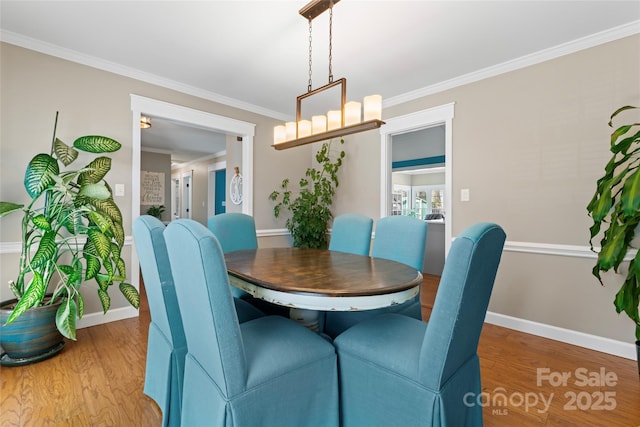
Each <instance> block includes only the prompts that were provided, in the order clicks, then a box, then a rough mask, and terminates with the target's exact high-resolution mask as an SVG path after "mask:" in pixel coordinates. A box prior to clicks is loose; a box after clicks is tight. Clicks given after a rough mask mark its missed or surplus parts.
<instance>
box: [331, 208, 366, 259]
mask: <svg viewBox="0 0 640 427" xmlns="http://www.w3.org/2000/svg"><path fill="white" fill-rule="evenodd" d="M372 228H373V219H371V218H369V217H368V216H366V215H361V214H354V213H347V214H342V215H338V216H337V217H335V218H334V220H333V225H332V226H331V239H330V240H329V250H330V251H337V252H347V253H350V254H356V255H366V256H368V255H369V250H370V248H371V230H372Z"/></svg>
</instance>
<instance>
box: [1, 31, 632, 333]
mask: <svg viewBox="0 0 640 427" xmlns="http://www.w3.org/2000/svg"><path fill="white" fill-rule="evenodd" d="M1 59H2V75H1V78H2V80H1V82H2V87H1V89H2V112H1V114H2V131H1V136H2V147H1V154H2V155H1V157H0V166H1V168H2V184H1V190H0V191H1V199H2V200H20V198H21V197H23V196H22V194H23V192H22V190H21V180H22V170H19V171H17V172H9V171H13V170H14V165H24V164H26V162H27V161H28V160H29V158H30V157H31V156H32V155H33V153H34V152H36V151H39V150H46V149H47V146H48V141H49V139H50V134H51V125H52V123H53V115H54V112H55V111H56V110H60V111H61V124H60V126H59V132H58V133H59V135H60V136H61V137H65V136H66V135H71V136H76V135H79V134H85V133H88V132H95V133H103V134H106V135H109V136H112V137H114V138H116V139H118V140H120V142H122V143H123V145H124V149H123V150H122V151H121V152H120V153H117V154H116V156H115V157H116V162H115V163H116V164H115V165H114V168H115V169H116V171H115V173H114V174H113V175H112V176H116V177H118V181H119V180H120V179H121V180H122V182H124V183H125V184H127V188H128V187H129V183H130V181H131V152H130V151H131V135H130V134H131V114H130V111H129V94H130V93H135V94H139V95H142V96H147V97H150V98H155V99H160V100H163V101H167V102H171V103H176V104H180V105H186V106H189V107H191V108H195V109H200V110H204V111H207V112H211V113H214V114H220V115H224V116H228V117H233V118H237V119H240V120H244V121H248V122H252V123H256V137H255V153H254V163H255V165H254V170H253V171H242V174H243V176H244V177H245V179H251V178H253V180H254V190H255V194H254V200H253V201H254V214H255V217H256V225H257V227H258V229H259V230H261V229H277V228H283V226H284V220H283V219H281V220H278V221H276V220H274V219H273V215H272V204H271V202H269V201H268V200H267V196H268V194H269V193H270V192H271V191H272V190H274V189H277V188H278V186H279V184H280V181H281V180H282V179H283V178H285V177H289V178H291V179H292V181H294V180H297V178H299V177H300V176H302V174H303V173H304V171H305V169H306V168H307V167H308V166H309V164H310V162H311V148H310V147H298V148H294V149H291V150H283V151H274V150H273V149H272V148H271V147H270V146H269V145H270V143H271V142H270V139H271V130H272V127H273V125H275V124H277V121H276V120H273V119H269V118H265V117H262V116H259V115H256V114H252V113H248V112H244V111H240V110H237V109H234V108H230V107H225V106H222V105H218V104H215V103H212V102H209V101H206V100H203V99H198V98H195V97H192V96H187V95H183V94H180V93H177V92H174V91H171V90H167V89H163V88H159V87H155V86H152V85H148V84H145V83H142V82H139V81H136V80H132V79H129V78H125V77H120V76H116V75H113V74H109V73H106V72H102V71H98V70H94V69H91V68H88V67H84V66H80V65H75V64H72V63H69V62H66V61H62V60H58V59H55V58H51V57H47V56H45V55H40V54H38V53H34V52H31V51H28V50H24V49H20V48H17V47H13V46H10V45H6V44H4V45H2V58H1ZM639 75H640V36H638V35H636V36H633V37H628V38H625V39H621V40H618V41H615V42H611V43H607V44H604V45H601V46H597V47H594V48H590V49H587V50H584V51H580V52H577V53H574V54H570V55H567V56H564V57H561V58H558V59H554V60H550V61H547V62H544V63H540V64H537V65H533V66H530V67H527V68H524V69H521V70H517V71H512V72H509V73H505V74H502V75H499V76H496V77H493V78H489V79H486V80H483V81H479V82H476V83H472V84H467V85H464V86H460V87H457V88H454V89H451V90H447V91H444V92H440V93H437V94H434V95H430V96H426V97H424V98H421V99H418V100H414V101H411V102H407V103H405V104H402V105H397V106H394V107H390V108H387V109H385V111H384V112H383V118H392V117H397V116H401V115H404V114H408V113H411V112H415V111H419V110H423V109H427V108H430V107H434V106H438V105H443V104H447V103H450V102H455V118H454V120H453V158H451V159H448V160H447V161H449V162H451V165H452V170H453V188H452V193H453V195H454V200H453V201H452V212H451V214H452V216H451V220H452V222H451V223H452V226H453V235H454V236H455V235H456V234H458V233H460V232H461V231H462V230H463V229H464V228H465V227H467V226H468V225H471V224H472V223H474V222H477V221H494V222H497V223H499V224H501V225H502V226H503V227H504V228H505V230H506V232H507V235H508V237H507V238H508V242H507V243H508V245H507V246H508V248H507V250H506V251H505V254H504V256H503V262H502V264H501V266H500V271H499V273H498V278H497V281H496V286H495V291H494V293H493V296H492V300H491V306H490V310H491V311H493V312H495V313H499V314H505V315H508V316H514V317H517V318H522V319H525V320H530V321H534V322H541V323H545V324H548V325H552V326H558V327H562V328H568V329H571V330H576V331H581V332H585V333H588V334H593V335H598V336H602V337H608V338H612V339H616V340H622V341H625V342H631V341H632V340H633V325H632V324H631V322H630V321H628V320H627V319H626V318H624V317H622V316H618V315H617V314H615V312H614V310H613V305H612V302H611V301H612V299H613V295H614V294H615V290H616V287H617V285H618V283H619V281H620V277H619V276H617V277H616V276H614V275H611V276H609V277H607V280H608V283H609V285H608V286H607V287H604V288H602V287H600V286H599V284H598V283H597V281H595V279H593V278H592V277H591V275H590V270H591V266H592V263H593V260H592V259H590V258H580V257H572V256H558V255H554V254H552V253H551V252H552V251H549V250H548V248H550V247H553V246H554V245H574V246H579V247H581V248H587V247H588V227H589V218H588V217H587V215H586V209H585V206H586V204H587V203H588V200H589V199H590V197H591V195H592V192H593V190H594V183H595V180H596V178H597V177H598V176H599V175H600V174H601V172H602V170H603V167H604V164H605V162H606V159H607V157H608V134H609V129H608V127H607V126H606V123H607V121H608V116H609V115H610V114H611V112H612V111H614V110H615V109H616V108H617V107H619V106H622V105H625V104H636V105H639V104H640V81H639V79H638V76H639ZM292 102H293V100H292ZM346 139H347V142H346V144H345V145H344V149H345V151H346V152H347V156H346V158H345V161H344V166H343V168H342V170H341V171H340V174H339V176H340V187H339V188H338V191H337V200H336V203H335V209H334V214H340V213H344V212H359V213H363V214H365V215H369V216H371V217H373V218H375V219H377V218H378V217H379V211H380V207H379V204H380V200H379V199H380V194H379V188H380V137H379V133H378V132H377V131H368V132H365V133H361V134H354V135H350V136H348V137H346ZM462 188H468V189H470V201H469V202H460V201H459V199H458V198H457V197H456V195H458V194H460V189H462ZM127 195H128V193H127ZM118 202H119V203H120V204H121V205H122V206H123V212H124V214H125V218H126V220H125V222H126V223H125V230H126V232H127V234H130V230H131V229H130V212H131V201H130V200H129V199H128V198H127V197H125V198H122V200H118ZM0 226H1V228H0V230H1V232H2V241H3V242H13V241H17V240H18V238H19V236H18V233H17V232H16V230H15V228H16V222H11V221H5V219H4V218H3V221H2V224H1V225H0ZM272 241H277V242H278V244H284V243H285V242H286V239H284V238H282V237H274V238H269V239H267V238H265V239H261V245H265V246H267V245H270V244H271V242H272ZM514 242H515V243H518V242H520V243H522V242H524V243H526V244H527V245H529V246H531V245H540V246H541V247H543V249H544V248H546V249H545V250H544V251H542V252H543V253H542V254H535V253H531V252H532V251H525V252H517V251H515V250H513V249H512V248H513V245H511V246H509V244H512V243H514ZM510 248H511V249H510ZM2 267H3V269H2V273H1V274H2V277H0V280H1V282H2V283H3V284H4V283H6V281H7V280H8V279H9V278H11V276H12V268H11V265H10V264H6V263H5V256H4V255H3V256H2ZM5 267H6V268H5ZM0 296H1V297H2V298H6V297H7V290H6V288H5V287H4V285H2V287H0Z"/></svg>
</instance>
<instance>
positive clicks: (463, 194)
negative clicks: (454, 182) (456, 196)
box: [460, 188, 469, 202]
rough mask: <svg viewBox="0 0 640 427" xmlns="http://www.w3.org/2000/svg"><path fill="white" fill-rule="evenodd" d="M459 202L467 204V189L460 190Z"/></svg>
mask: <svg viewBox="0 0 640 427" xmlns="http://www.w3.org/2000/svg"><path fill="white" fill-rule="evenodd" d="M460 201H461V202H468V201H469V189H468V188H463V189H462V190H460Z"/></svg>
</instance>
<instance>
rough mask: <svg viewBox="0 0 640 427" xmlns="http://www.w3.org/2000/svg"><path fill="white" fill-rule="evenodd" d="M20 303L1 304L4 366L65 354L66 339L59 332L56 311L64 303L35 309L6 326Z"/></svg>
mask: <svg viewBox="0 0 640 427" xmlns="http://www.w3.org/2000/svg"><path fill="white" fill-rule="evenodd" d="M16 302H17V300H16V299H13V300H9V301H4V302H2V303H0V346H2V355H1V357H0V363H1V364H3V365H22V364H28V363H34V362H37V361H40V360H44V359H46V358H48V357H51V356H53V355H54V354H56V353H58V352H59V351H60V350H62V347H64V339H63V337H62V335H61V334H60V332H59V331H58V329H57V328H56V311H57V310H58V307H59V306H60V303H57V304H53V305H44V306H40V307H36V308H31V309H29V310H27V311H26V312H25V313H23V314H22V316H20V317H18V318H17V319H16V320H14V321H13V322H12V323H11V324H9V325H5V322H6V320H7V319H8V318H9V315H10V314H11V311H12V309H13V308H12V307H13V305H14V304H15V303H16Z"/></svg>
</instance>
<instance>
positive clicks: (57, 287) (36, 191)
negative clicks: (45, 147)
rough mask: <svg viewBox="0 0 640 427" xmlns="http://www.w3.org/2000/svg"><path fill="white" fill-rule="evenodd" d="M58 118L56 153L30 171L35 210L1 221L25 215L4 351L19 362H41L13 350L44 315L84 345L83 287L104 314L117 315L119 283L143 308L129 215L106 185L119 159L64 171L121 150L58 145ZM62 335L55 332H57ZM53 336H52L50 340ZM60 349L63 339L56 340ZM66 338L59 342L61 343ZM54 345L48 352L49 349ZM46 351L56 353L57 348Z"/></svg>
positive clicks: (90, 140)
mask: <svg viewBox="0 0 640 427" xmlns="http://www.w3.org/2000/svg"><path fill="white" fill-rule="evenodd" d="M57 122H58V114H57V113H56V119H55V125H54V132H53V139H52V142H51V151H50V153H48V154H47V153H40V154H36V155H35V156H34V157H33V158H32V159H31V161H30V162H29V164H28V165H27V167H26V172H25V177H24V187H25V190H26V192H27V195H28V197H29V198H30V200H29V202H28V203H26V204H23V203H14V202H5V201H3V202H0V217H4V216H5V215H8V214H16V213H19V214H20V215H22V236H21V237H22V249H21V254H20V260H19V265H18V276H17V277H16V279H15V280H11V281H10V282H9V287H10V289H11V291H12V292H13V294H14V295H15V300H12V301H9V302H5V303H2V308H4V309H5V310H4V312H5V315H4V318H3V319H2V320H3V322H2V323H3V325H2V327H1V328H0V333H1V335H2V340H1V341H0V344H2V347H3V349H4V350H5V351H6V352H7V353H9V357H11V358H12V359H17V358H22V357H27V356H28V357H34V358H36V359H37V358H38V357H41V356H40V355H38V354H37V352H38V350H33V349H28V350H24V351H22V350H20V349H19V348H18V349H16V350H15V351H16V352H17V353H15V354H13V355H12V353H11V352H10V350H9V347H11V348H13V347H14V345H18V344H20V343H19V342H18V343H16V341H20V339H21V337H22V336H23V333H24V328H25V326H24V325H22V324H21V325H20V326H19V327H14V329H12V327H13V326H14V322H15V324H17V323H19V321H21V320H24V319H27V318H30V317H31V316H32V315H33V314H34V313H37V312H39V311H41V310H42V309H44V308H49V311H51V307H56V308H55V314H53V315H51V316H52V317H53V318H54V319H55V325H54V326H55V328H57V330H58V331H59V333H60V334H62V335H63V336H65V337H67V338H69V339H72V340H75V339H76V320H77V319H80V318H82V315H83V312H84V305H85V303H84V297H83V295H82V292H81V289H82V285H83V283H85V282H87V281H95V283H96V284H97V286H96V290H97V293H98V297H99V300H100V303H101V305H102V309H103V311H104V313H106V312H107V310H109V307H110V304H111V298H110V296H109V290H110V288H111V286H112V285H113V284H115V283H119V288H120V291H121V292H122V294H123V295H124V296H125V298H126V299H127V301H128V302H129V303H130V304H131V305H133V306H134V307H136V308H137V307H138V305H139V303H140V296H139V294H138V291H137V290H136V289H135V288H134V287H133V286H132V285H130V284H129V283H126V282H125V280H126V266H125V262H124V260H123V259H122V257H121V250H122V248H123V246H124V239H125V235H124V229H123V225H122V214H121V212H120V209H119V208H118V206H117V205H116V203H115V202H114V200H113V196H112V191H111V187H110V186H109V185H108V184H107V182H106V181H105V180H104V177H105V175H106V174H107V172H109V170H110V169H111V158H110V157H106V156H99V157H96V158H94V159H93V160H92V161H91V162H90V163H88V164H87V165H86V166H84V167H82V168H80V169H76V170H63V168H64V167H67V166H69V165H70V164H72V163H73V162H74V161H75V160H76V159H77V158H78V154H79V153H78V150H80V151H85V152H88V153H96V154H100V153H108V152H114V151H117V150H119V149H120V143H118V142H117V141H115V140H113V139H111V138H107V137H105V136H95V135H90V136H82V137H80V138H78V139H76V140H75V141H74V143H73V147H71V146H68V145H67V144H65V143H64V142H63V141H61V140H60V139H58V138H56V136H55V133H56V126H57ZM54 330H55V329H54ZM49 334H50V333H49ZM53 340H54V344H55V340H56V338H55V337H54V338H53ZM60 341H62V342H64V341H63V340H62V338H61V337H59V336H58V343H59V342H60ZM47 345H48V348H47ZM39 351H42V352H45V353H46V352H47V351H51V342H49V344H46V345H45V348H43V349H40V350H39Z"/></svg>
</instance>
